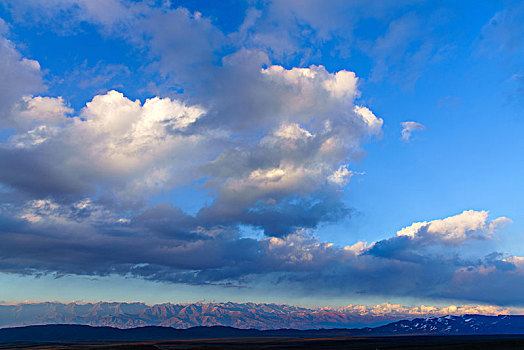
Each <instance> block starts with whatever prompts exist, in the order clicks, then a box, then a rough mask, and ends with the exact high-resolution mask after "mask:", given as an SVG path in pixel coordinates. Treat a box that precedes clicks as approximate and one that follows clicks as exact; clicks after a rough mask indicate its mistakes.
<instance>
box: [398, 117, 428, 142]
mask: <svg viewBox="0 0 524 350" xmlns="http://www.w3.org/2000/svg"><path fill="white" fill-rule="evenodd" d="M400 125H402V131H401V134H402V141H405V142H409V141H411V136H412V134H413V132H414V131H422V130H426V127H425V126H424V125H422V124H420V123H417V122H402V123H400Z"/></svg>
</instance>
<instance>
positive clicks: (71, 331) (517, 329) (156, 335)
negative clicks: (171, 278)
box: [0, 315, 524, 343]
mask: <svg viewBox="0 0 524 350" xmlns="http://www.w3.org/2000/svg"><path fill="white" fill-rule="evenodd" d="M493 334H505V335H509V334H520V335H522V334H524V316H482V315H464V316H445V317H433V318H426V319H423V318H417V319H414V320H403V321H399V322H393V323H390V324H387V325H384V326H380V327H375V328H369V327H367V328H361V329H313V330H294V329H280V330H265V331H261V330H256V329H238V328H232V327H221V326H214V327H193V328H189V329H175V328H171V327H151V326H150V327H138V328H129V329H118V328H113V327H91V326H86V325H40V326H26V327H15V328H3V329H0V343H12V342H75V341H146V340H177V339H205V338H239V337H246V338H253V337H294V338H306V337H324V338H327V337H343V336H391V335H493Z"/></svg>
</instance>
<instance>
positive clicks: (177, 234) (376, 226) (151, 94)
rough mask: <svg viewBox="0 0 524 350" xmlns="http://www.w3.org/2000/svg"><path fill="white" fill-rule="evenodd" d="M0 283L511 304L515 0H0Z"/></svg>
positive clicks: (223, 297)
mask: <svg viewBox="0 0 524 350" xmlns="http://www.w3.org/2000/svg"><path fill="white" fill-rule="evenodd" d="M0 57H1V60H0V300H2V301H3V302H19V301H24V300H58V301H63V302H68V301H73V300H77V301H102V300H103V301H109V300H111V301H113V300H114V301H142V302H146V303H159V302H194V301H199V300H208V301H210V300H219V301H236V302H244V301H255V302H279V303H293V304H301V305H309V306H322V305H346V304H356V303H383V302H397V303H404V304H410V305H419V304H431V305H449V304H453V303H455V304H479V305H496V306H514V307H522V306H524V299H523V298H522V295H524V235H523V234H522V233H523V229H524V212H523V210H522V208H523V207H524V186H522V179H523V178H524V158H523V153H522V150H524V138H522V134H523V132H524V4H523V3H522V2H519V1H495V0H490V1H482V2H478V1H469V0H465V1H460V2H457V1H446V0H443V1H419V0H400V1H394V2H384V1H378V0H377V1H375V0H367V1H360V0H351V1H336V0H331V1H313V0H301V1H298V0H279V1H269V0H268V1H256V0H253V1H251V0H246V1H240V0H225V1H221V2H215V1H189V0H188V1H153V0H151V1H148V0H145V1H130V0H129V1H128V0H96V1H90V0H46V1H44V0H27V1H26V0H24V1H20V0H0Z"/></svg>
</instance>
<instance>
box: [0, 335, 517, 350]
mask: <svg viewBox="0 0 524 350" xmlns="http://www.w3.org/2000/svg"><path fill="white" fill-rule="evenodd" d="M421 348H423V349H524V336H507V335H504V336H493V335H489V336H396V337H369V338H368V337H336V338H266V337H256V338H225V339H198V340H176V341H156V342H139V343H126V344H118V343H113V344H107V343H106V344H102V343H96V342H95V343H91V344H85V343H81V344H65V343H45V344H43V343H40V344H30V343H15V344H2V345H0V349H2V350H4V349H24V350H30V349H38V350H51V349H56V350H87V349H96V350H169V349H421Z"/></svg>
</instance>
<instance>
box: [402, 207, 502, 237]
mask: <svg viewBox="0 0 524 350" xmlns="http://www.w3.org/2000/svg"><path fill="white" fill-rule="evenodd" d="M488 214H489V212H487V211H485V210H482V211H475V210H466V211H464V212H462V213H461V214H458V215H455V216H450V217H448V218H445V219H439V220H433V221H429V222H428V221H423V222H415V223H413V224H412V225H410V226H407V227H404V228H403V229H401V230H400V231H398V232H397V236H407V237H410V238H412V239H414V240H419V239H435V240H437V241H440V242H442V243H446V244H459V243H462V242H464V241H466V240H468V239H472V238H489V237H490V235H492V234H493V233H494V232H495V231H496V230H497V229H499V228H500V227H503V226H504V225H506V224H507V223H509V222H511V220H510V219H508V218H506V217H499V218H497V219H494V220H492V221H488Z"/></svg>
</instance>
